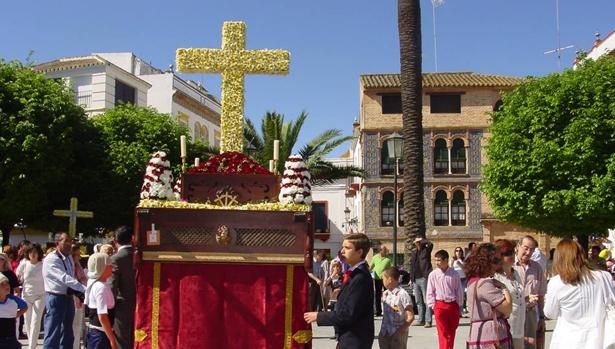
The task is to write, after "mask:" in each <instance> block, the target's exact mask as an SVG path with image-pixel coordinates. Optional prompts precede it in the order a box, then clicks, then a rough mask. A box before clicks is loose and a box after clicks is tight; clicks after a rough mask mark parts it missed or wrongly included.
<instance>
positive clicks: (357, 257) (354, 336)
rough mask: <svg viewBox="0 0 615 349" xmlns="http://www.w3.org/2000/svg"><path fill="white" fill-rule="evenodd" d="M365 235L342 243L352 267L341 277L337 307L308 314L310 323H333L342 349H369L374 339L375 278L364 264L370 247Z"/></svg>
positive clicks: (350, 236)
mask: <svg viewBox="0 0 615 349" xmlns="http://www.w3.org/2000/svg"><path fill="white" fill-rule="evenodd" d="M370 246H371V245H370V241H369V238H368V237H367V236H366V235H365V234H350V235H347V236H346V237H345V238H344V242H343V243H342V255H343V256H344V258H345V259H346V263H348V264H349V265H350V269H349V270H348V271H347V272H346V273H345V274H344V278H343V279H342V289H341V291H340V294H339V296H338V298H337V304H336V306H335V310H334V311H331V312H310V313H305V314H304V315H303V318H304V319H305V321H307V322H308V323H312V322H314V321H316V323H317V324H318V325H319V326H334V327H335V329H336V332H337V333H338V335H339V336H338V347H339V348H341V349H369V348H371V347H372V343H373V342H374V307H373V301H374V281H373V280H372V277H371V275H370V273H369V267H368V265H367V264H366V263H365V256H367V253H368V252H369V249H370Z"/></svg>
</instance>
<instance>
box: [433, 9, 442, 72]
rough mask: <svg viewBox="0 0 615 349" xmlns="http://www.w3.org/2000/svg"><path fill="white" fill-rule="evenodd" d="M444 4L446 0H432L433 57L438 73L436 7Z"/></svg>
mask: <svg viewBox="0 0 615 349" xmlns="http://www.w3.org/2000/svg"><path fill="white" fill-rule="evenodd" d="M443 4H444V0H431V6H432V14H433V59H434V63H435V68H436V73H437V72H438V43H437V39H436V7H438V6H441V5H443Z"/></svg>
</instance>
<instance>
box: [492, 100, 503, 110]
mask: <svg viewBox="0 0 615 349" xmlns="http://www.w3.org/2000/svg"><path fill="white" fill-rule="evenodd" d="M502 104H504V103H502V100H501V99H498V101H497V102H495V104H494V105H493V111H500V110H501V109H502Z"/></svg>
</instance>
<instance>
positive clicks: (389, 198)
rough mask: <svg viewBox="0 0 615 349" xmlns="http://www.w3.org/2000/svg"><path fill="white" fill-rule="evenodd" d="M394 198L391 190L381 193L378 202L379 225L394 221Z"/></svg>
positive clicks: (389, 223) (387, 224) (390, 223)
mask: <svg viewBox="0 0 615 349" xmlns="http://www.w3.org/2000/svg"><path fill="white" fill-rule="evenodd" d="M394 210H395V198H394V195H393V192H392V191H387V192H385V193H384V194H383V195H382V201H381V202H380V225H382V226H389V225H393V222H395V212H393V211H394Z"/></svg>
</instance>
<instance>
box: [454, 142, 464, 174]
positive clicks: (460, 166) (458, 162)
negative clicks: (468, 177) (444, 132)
mask: <svg viewBox="0 0 615 349" xmlns="http://www.w3.org/2000/svg"><path fill="white" fill-rule="evenodd" d="M451 173H453V174H461V173H466V148H465V144H464V143H463V139H460V138H457V139H455V140H454V141H453V148H452V149H451Z"/></svg>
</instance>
